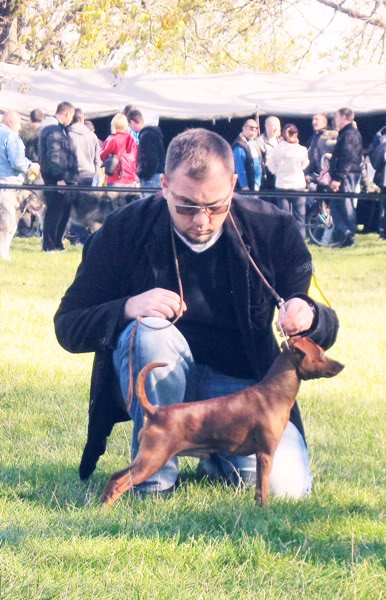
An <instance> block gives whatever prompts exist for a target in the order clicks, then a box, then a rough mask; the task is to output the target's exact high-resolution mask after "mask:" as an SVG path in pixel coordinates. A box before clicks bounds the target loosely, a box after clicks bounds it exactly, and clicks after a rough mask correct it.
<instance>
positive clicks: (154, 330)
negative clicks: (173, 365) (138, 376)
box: [118, 317, 189, 362]
mask: <svg viewBox="0 0 386 600" xmlns="http://www.w3.org/2000/svg"><path fill="white" fill-rule="evenodd" d="M132 335H135V338H136V339H135V340H134V346H133V347H134V348H135V352H136V353H137V354H138V356H139V357H141V358H143V360H144V361H145V362H151V361H153V360H167V359H168V358H170V356H171V355H173V353H176V354H186V353H187V352H188V350H189V347H188V344H187V342H186V340H185V338H184V337H183V335H182V334H181V333H180V332H179V331H178V329H177V328H176V327H174V325H171V324H169V325H168V321H166V320H165V319H161V318H159V317H145V318H144V319H142V320H141V322H139V324H138V327H137V329H136V330H134V323H130V324H129V325H128V326H127V327H126V329H125V330H124V331H123V332H122V333H121V335H120V338H119V341H118V347H119V349H120V350H121V351H122V350H126V351H129V350H130V346H131V342H132V338H131V336H132Z"/></svg>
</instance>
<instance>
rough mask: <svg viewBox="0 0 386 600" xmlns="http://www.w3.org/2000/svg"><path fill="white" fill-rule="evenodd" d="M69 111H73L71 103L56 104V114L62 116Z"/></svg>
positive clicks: (73, 107)
mask: <svg viewBox="0 0 386 600" xmlns="http://www.w3.org/2000/svg"><path fill="white" fill-rule="evenodd" d="M69 110H73V111H75V106H74V105H73V104H71V102H61V103H60V104H58V106H57V108H56V114H57V115H63V114H64V113H66V112H68V111H69Z"/></svg>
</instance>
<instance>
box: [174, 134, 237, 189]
mask: <svg viewBox="0 0 386 600" xmlns="http://www.w3.org/2000/svg"><path fill="white" fill-rule="evenodd" d="M216 159H217V160H220V161H221V162H222V163H223V164H224V166H225V167H226V169H228V170H229V173H230V174H233V173H234V170H235V165H234V159H233V153H232V148H231V147H230V145H229V144H228V142H226V141H225V140H224V138H222V137H221V135H218V133H215V132H214V131H208V130H207V129H201V128H199V129H188V130H187V131H184V132H183V133H180V134H179V135H177V136H176V137H175V138H173V139H172V141H171V142H170V145H169V147H168V150H167V153H166V161H165V175H166V176H167V177H170V176H171V175H172V174H173V173H174V171H175V170H176V169H177V168H178V167H180V166H181V165H182V164H185V165H186V175H187V176H188V177H191V178H192V179H197V180H200V179H204V178H205V176H206V175H207V173H208V171H209V167H210V164H211V161H212V160H216Z"/></svg>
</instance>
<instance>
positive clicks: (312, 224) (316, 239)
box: [306, 198, 340, 248]
mask: <svg viewBox="0 0 386 600" xmlns="http://www.w3.org/2000/svg"><path fill="white" fill-rule="evenodd" d="M334 229H335V227H334V221H333V219H332V214H331V209H330V204H329V202H328V200H317V199H314V198H313V199H307V211H306V232H307V234H308V237H309V239H310V241H311V242H312V243H313V244H316V245H317V246H322V247H325V248H334V247H336V246H339V243H340V242H339V240H336V238H335V236H334Z"/></svg>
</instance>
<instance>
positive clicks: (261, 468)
mask: <svg viewBox="0 0 386 600" xmlns="http://www.w3.org/2000/svg"><path fill="white" fill-rule="evenodd" d="M272 462H273V460H272V457H271V456H269V454H264V453H262V452H256V502H257V503H259V504H267V502H268V495H269V476H270V474H271V470H272Z"/></svg>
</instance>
